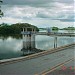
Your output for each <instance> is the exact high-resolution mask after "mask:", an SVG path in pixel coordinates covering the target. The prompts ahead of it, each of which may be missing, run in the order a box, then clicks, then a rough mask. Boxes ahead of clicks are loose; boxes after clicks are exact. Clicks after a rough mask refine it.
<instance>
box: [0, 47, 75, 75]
mask: <svg viewBox="0 0 75 75" xmlns="http://www.w3.org/2000/svg"><path fill="white" fill-rule="evenodd" d="M74 48H75V47H71V48H68V49H65V50H62V51H59V52H56V53H52V54H48V55H45V56H41V57H38V58H34V59H30V60H26V61H20V62H16V63H12V64H10V63H9V64H6V65H5V64H0V75H35V74H41V73H42V72H44V71H47V70H49V69H51V68H52V67H54V66H56V65H57V64H60V63H62V62H65V61H66V60H69V59H71V58H74V53H75V50H74Z"/></svg>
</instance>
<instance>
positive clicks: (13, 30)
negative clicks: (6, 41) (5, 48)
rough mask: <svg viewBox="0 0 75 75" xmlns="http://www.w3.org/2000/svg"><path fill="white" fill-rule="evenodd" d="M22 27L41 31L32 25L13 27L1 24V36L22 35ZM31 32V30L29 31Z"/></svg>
mask: <svg viewBox="0 0 75 75" xmlns="http://www.w3.org/2000/svg"><path fill="white" fill-rule="evenodd" d="M22 27H32V28H36V31H39V29H38V28H37V27H36V26H33V25H31V24H28V23H16V24H12V25H8V24H5V23H3V24H1V25H0V34H7V35H9V34H20V33H21V31H22ZM29 31H30V29H29Z"/></svg>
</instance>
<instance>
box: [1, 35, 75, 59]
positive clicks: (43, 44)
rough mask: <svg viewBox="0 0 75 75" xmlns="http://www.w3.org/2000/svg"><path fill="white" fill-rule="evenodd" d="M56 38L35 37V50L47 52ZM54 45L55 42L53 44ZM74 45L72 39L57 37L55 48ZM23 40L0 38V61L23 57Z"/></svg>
mask: <svg viewBox="0 0 75 75" xmlns="http://www.w3.org/2000/svg"><path fill="white" fill-rule="evenodd" d="M55 38H56V37H51V36H46V35H36V36H35V48H37V49H41V50H49V49H51V48H54V40H55ZM55 43H56V42H55ZM71 43H74V37H66V36H63V37H57V43H56V44H57V47H58V46H63V45H66V44H71ZM22 48H23V38H22V37H16V36H7V37H4V36H0V60H1V59H9V58H15V57H21V56H23V51H21V50H22Z"/></svg>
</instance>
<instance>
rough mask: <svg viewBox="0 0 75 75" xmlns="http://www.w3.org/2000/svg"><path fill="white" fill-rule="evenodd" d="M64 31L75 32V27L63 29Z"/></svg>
mask: <svg viewBox="0 0 75 75" xmlns="http://www.w3.org/2000/svg"><path fill="white" fill-rule="evenodd" d="M63 30H75V27H68V28H63Z"/></svg>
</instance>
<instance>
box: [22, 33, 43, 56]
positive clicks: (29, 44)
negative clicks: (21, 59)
mask: <svg viewBox="0 0 75 75" xmlns="http://www.w3.org/2000/svg"><path fill="white" fill-rule="evenodd" d="M22 37H23V48H22V49H21V51H22V52H23V55H29V54H33V53H37V52H41V51H43V50H40V49H37V48H36V44H35V34H32V35H22Z"/></svg>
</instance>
